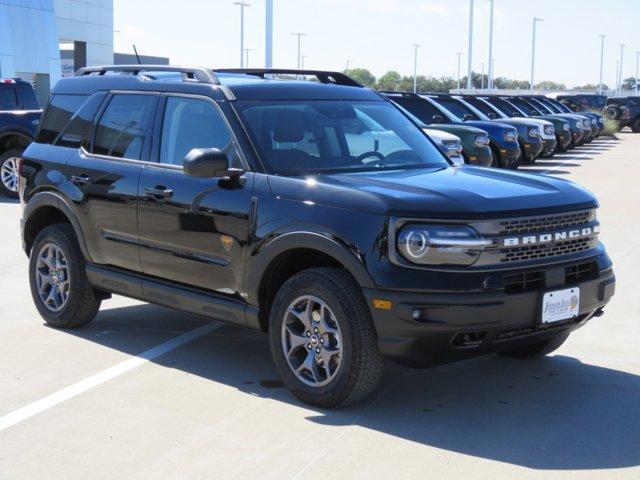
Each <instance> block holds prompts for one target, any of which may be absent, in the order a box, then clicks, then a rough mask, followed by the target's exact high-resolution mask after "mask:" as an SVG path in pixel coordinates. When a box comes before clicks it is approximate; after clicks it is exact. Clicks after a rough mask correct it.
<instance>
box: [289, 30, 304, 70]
mask: <svg viewBox="0 0 640 480" xmlns="http://www.w3.org/2000/svg"><path fill="white" fill-rule="evenodd" d="M291 35H295V36H296V37H298V70H300V62H301V61H302V57H301V56H300V39H301V38H302V37H306V36H307V34H306V33H302V32H296V33H292V34H291Z"/></svg>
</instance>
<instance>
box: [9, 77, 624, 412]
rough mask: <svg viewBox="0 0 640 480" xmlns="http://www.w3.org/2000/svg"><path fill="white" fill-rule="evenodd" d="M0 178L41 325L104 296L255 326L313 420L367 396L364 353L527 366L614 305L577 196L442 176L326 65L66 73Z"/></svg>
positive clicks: (395, 117) (375, 370)
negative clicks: (9, 188) (496, 359)
mask: <svg viewBox="0 0 640 480" xmlns="http://www.w3.org/2000/svg"><path fill="white" fill-rule="evenodd" d="M281 75H285V77H284V79H281ZM307 79H309V80H312V81H301V80H307ZM18 169H19V172H20V195H21V200H22V205H23V217H22V240H23V245H24V250H25V252H26V253H27V255H28V256H29V258H30V263H29V280H30V283H31V292H32V296H33V300H34V302H35V305H36V307H37V309H38V311H39V312H40V314H41V315H42V317H43V318H44V319H45V321H46V322H47V323H48V324H49V325H51V326H54V327H58V328H72V327H80V326H82V325H85V324H87V323H88V322H90V321H91V320H93V318H94V317H95V316H96V314H97V312H98V309H99V308H100V304H101V302H102V301H104V300H106V299H108V298H109V297H110V295H111V294H112V293H117V294H120V295H124V296H127V297H132V298H137V299H141V300H144V301H148V302H151V303H157V304H160V305H165V306H168V307H171V308H176V309H179V310H183V311H187V312H192V313H195V314H198V315H200V316H204V317H209V318H213V319H217V320H221V321H223V322H227V323H229V324H233V325H238V326H241V327H247V328H251V329H255V330H260V331H264V332H266V333H267V334H268V337H269V342H270V345H271V351H272V355H273V361H274V363H275V365H276V367H277V369H278V371H279V372H280V374H281V375H282V378H283V380H284V382H285V384H286V385H287V386H288V387H289V389H290V390H291V391H292V392H293V393H294V394H295V395H296V396H298V397H299V398H300V399H302V400H303V401H305V402H308V403H310V404H313V405H316V406H320V407H340V406H345V405H348V404H351V403H353V402H356V401H358V400H360V399H362V398H364V397H365V396H367V395H368V394H370V393H371V392H372V390H373V389H374V388H375V387H376V385H377V384H378V382H379V380H380V377H381V372H382V366H383V362H382V359H383V358H388V359H391V360H393V361H396V362H398V363H401V364H406V365H412V366H421V367H424V366H431V365H437V364H441V363H445V362H450V361H454V360H460V359H464V358H469V357H473V356H476V355H482V354H486V353H492V352H498V353H501V354H504V355H508V356H512V357H520V358H526V357H533V356H538V355H544V354H546V353H548V352H551V351H553V350H554V349H556V348H557V347H558V346H559V345H561V344H562V343H563V342H564V341H565V339H566V338H567V336H568V335H569V333H570V332H571V331H573V330H575V329H576V328H578V327H581V326H582V325H584V324H585V323H586V322H587V321H588V320H590V319H591V318H594V317H598V316H600V315H601V314H602V312H603V308H604V307H605V305H606V304H607V302H608V301H609V299H610V298H611V296H612V295H613V293H614V286H615V277H614V274H613V270H612V265H611V261H610V260H609V257H608V256H607V253H606V252H605V249H604V247H603V245H602V244H601V243H600V242H599V240H598V233H599V228H600V227H599V223H598V219H597V216H596V211H597V208H598V203H597V201H596V199H595V198H594V197H593V195H592V194H590V193H589V192H588V191H586V190H584V189H583V188H581V187H579V186H577V185H575V184H573V183H571V182H568V181H564V180H561V179H557V178H551V177H545V176H534V175H528V174H523V173H516V172H510V171H498V170H495V169H488V168H483V167H473V166H462V167H456V166H453V165H452V164H451V162H450V161H449V159H448V158H447V156H446V155H445V154H444V153H443V152H442V151H441V150H439V148H438V147H436V145H435V144H434V143H432V141H431V140H430V139H429V138H428V137H427V135H426V134H425V133H424V132H423V131H422V130H421V129H420V127H419V126H418V124H416V123H414V120H413V119H412V118H411V117H410V115H409V114H407V113H405V112H404V111H403V110H401V109H400V108H398V107H396V106H395V105H394V104H393V103H392V102H390V101H389V100H388V99H386V98H385V97H383V96H381V95H380V94H378V93H377V92H375V91H372V90H369V89H367V88H363V87H361V86H360V85H359V84H357V83H356V82H355V81H353V80H352V79H350V78H349V77H347V76H345V75H343V74H340V73H335V72H319V71H307V70H302V71H289V70H231V71H230V70H217V71H212V70H208V69H198V68H177V67H155V66H141V65H137V66H131V67H128V66H124V67H102V68H88V69H84V70H81V71H79V72H78V74H77V75H76V76H75V77H73V78H67V79H63V80H61V81H60V82H58V84H57V85H56V87H55V89H54V91H53V94H52V96H51V99H50V102H49V104H48V106H47V108H46V111H45V113H44V117H43V121H42V125H41V127H40V130H39V132H38V136H37V139H36V141H35V143H33V144H31V146H30V147H29V148H28V149H27V151H26V152H25V154H24V157H23V159H21V160H20V162H19V165H18Z"/></svg>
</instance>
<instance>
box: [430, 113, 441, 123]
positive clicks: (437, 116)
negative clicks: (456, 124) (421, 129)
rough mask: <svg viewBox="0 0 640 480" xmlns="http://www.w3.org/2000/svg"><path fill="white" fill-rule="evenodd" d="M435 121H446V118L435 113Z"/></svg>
mask: <svg viewBox="0 0 640 480" xmlns="http://www.w3.org/2000/svg"><path fill="white" fill-rule="evenodd" d="M432 120H433V123H442V122H444V118H443V117H442V115H437V114H436V115H434V116H433V118H432Z"/></svg>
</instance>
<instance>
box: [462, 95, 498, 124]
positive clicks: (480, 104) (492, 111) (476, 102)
mask: <svg viewBox="0 0 640 480" xmlns="http://www.w3.org/2000/svg"><path fill="white" fill-rule="evenodd" d="M464 101H465V102H467V103H468V104H469V105H471V106H472V107H475V108H477V109H478V110H479V111H480V112H482V114H483V115H486V116H487V118H489V119H495V118H509V117H507V116H506V115H505V114H504V113H503V112H502V111H500V110H499V109H498V108H497V107H495V106H494V105H491V104H489V103H487V102H486V101H485V100H483V99H481V98H476V97H465V98H464Z"/></svg>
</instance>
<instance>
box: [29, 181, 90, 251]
mask: <svg viewBox="0 0 640 480" xmlns="http://www.w3.org/2000/svg"><path fill="white" fill-rule="evenodd" d="M22 219H23V222H24V225H23V233H22V239H23V248H24V250H25V253H26V254H27V255H29V254H30V252H31V247H32V246H33V242H34V240H35V238H36V236H37V235H38V233H39V232H40V231H41V230H42V229H43V228H46V227H48V226H49V225H52V224H54V223H69V224H70V225H71V226H72V228H73V230H74V232H75V234H76V238H77V240H78V244H79V245H80V249H81V251H82V254H83V255H84V257H85V258H86V259H87V260H90V259H91V257H90V256H89V252H88V250H87V245H86V243H85V241H84V236H83V235H82V230H81V229H80V224H79V223H78V220H77V218H76V217H75V215H74V213H73V209H72V208H71V207H70V206H69V204H68V203H67V201H66V200H65V199H64V198H63V197H62V196H61V195H59V194H58V193H56V192H51V191H46V192H38V193H36V194H35V195H33V196H32V197H31V198H30V199H29V201H28V202H27V203H26V206H25V209H24V212H23V214H22Z"/></svg>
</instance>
